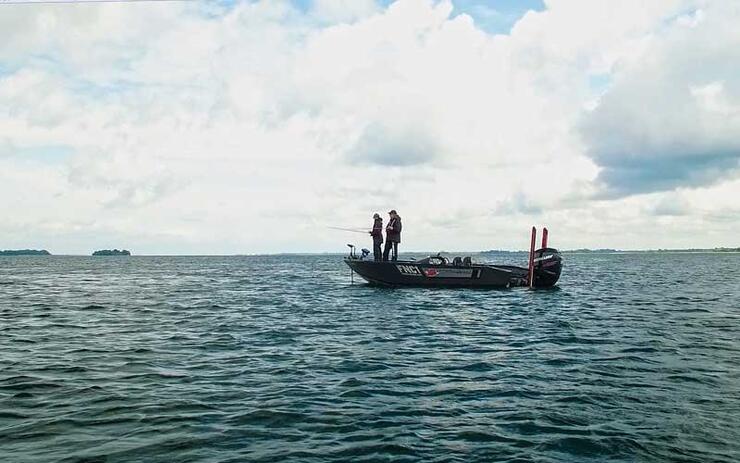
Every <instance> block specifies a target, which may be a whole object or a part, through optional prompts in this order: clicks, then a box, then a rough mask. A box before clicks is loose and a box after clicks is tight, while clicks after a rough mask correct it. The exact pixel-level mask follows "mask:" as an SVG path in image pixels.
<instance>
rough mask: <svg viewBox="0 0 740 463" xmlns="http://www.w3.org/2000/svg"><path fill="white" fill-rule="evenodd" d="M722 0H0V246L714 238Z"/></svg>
mask: <svg viewBox="0 0 740 463" xmlns="http://www.w3.org/2000/svg"><path fill="white" fill-rule="evenodd" d="M738 23H740V2H736V1H733V0H725V1H722V0H652V1H650V2H645V1H643V0H639V1H638V0H624V1H620V2H614V1H612V0H544V1H534V0H533V1H529V0H526V1H514V0H505V1H504V0H501V1H496V0H490V1H482V0H456V1H449V0H439V1H435V0H397V1H389V0H382V1H375V0H351V1H349V0H293V1H289V0H269V1H268V0H259V1H236V2H234V1H220V2H216V1H191V2H148V3H145V2H141V3H96V4H56V5H54V4H52V5H49V4H43V5H28V4H23V5H9V4H2V3H0V216H1V217H2V220H0V249H16V248H36V249H48V250H49V251H51V252H52V253H55V254H89V253H90V252H92V251H93V250H95V249H103V248H114V247H115V248H126V249H130V250H131V251H132V252H133V253H135V254H252V253H279V252H344V250H345V249H346V246H345V244H346V243H348V242H355V243H356V244H358V245H359V246H361V247H362V246H369V244H370V243H369V242H368V243H365V242H364V241H363V240H367V238H363V237H362V236H361V235H359V234H349V233H345V232H341V231H338V230H333V229H330V228H328V227H331V226H334V227H364V226H368V227H369V226H370V225H371V223H372V214H373V213H374V212H379V213H381V214H383V215H384V216H385V217H387V214H386V213H387V211H389V210H390V209H392V208H393V209H396V210H398V212H399V214H400V215H401V217H402V218H403V224H404V231H403V236H402V243H401V250H402V251H403V250H431V251H436V250H448V251H464V250H469V251H475V250H483V249H511V250H515V249H526V248H527V247H528V243H529V230H530V227H531V226H533V225H535V226H537V227H538V228H541V227H542V226H547V227H548V228H549V231H550V243H551V245H552V246H555V247H558V248H561V249H573V248H584V247H589V248H618V249H649V248H686V247H715V246H732V247H736V246H740V238H738V230H740V201H738V197H740V28H738V27H736V25H737V24H738Z"/></svg>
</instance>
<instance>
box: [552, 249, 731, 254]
mask: <svg viewBox="0 0 740 463" xmlns="http://www.w3.org/2000/svg"><path fill="white" fill-rule="evenodd" d="M560 252H563V253H576V254H577V253H589V252H591V253H635V252H666V253H677V252H678V253H692V252H694V253H706V252H740V248H711V249H709V248H689V249H662V248H661V249H632V250H630V249H567V250H564V251H560Z"/></svg>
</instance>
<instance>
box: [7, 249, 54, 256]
mask: <svg viewBox="0 0 740 463" xmlns="http://www.w3.org/2000/svg"><path fill="white" fill-rule="evenodd" d="M50 255H51V253H50V252H49V251H47V250H46V249H6V250H4V251H0V256H50Z"/></svg>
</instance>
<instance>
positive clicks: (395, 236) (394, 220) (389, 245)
mask: <svg viewBox="0 0 740 463" xmlns="http://www.w3.org/2000/svg"><path fill="white" fill-rule="evenodd" d="M388 215H390V217H391V219H390V220H389V221H388V225H386V227H385V249H384V250H383V260H384V261H387V260H388V254H390V252H391V250H393V256H392V257H391V260H397V259H398V243H400V242H401V217H400V216H399V215H398V213H397V212H396V210H395V209H393V210H391V211H390V212H389V213H388Z"/></svg>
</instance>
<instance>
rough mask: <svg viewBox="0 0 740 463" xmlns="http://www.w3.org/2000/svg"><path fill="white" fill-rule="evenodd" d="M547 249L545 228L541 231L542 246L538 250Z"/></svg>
mask: <svg viewBox="0 0 740 463" xmlns="http://www.w3.org/2000/svg"><path fill="white" fill-rule="evenodd" d="M546 247H547V227H545V228H543V229H542V246H540V248H542V249H545V248H546Z"/></svg>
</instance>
